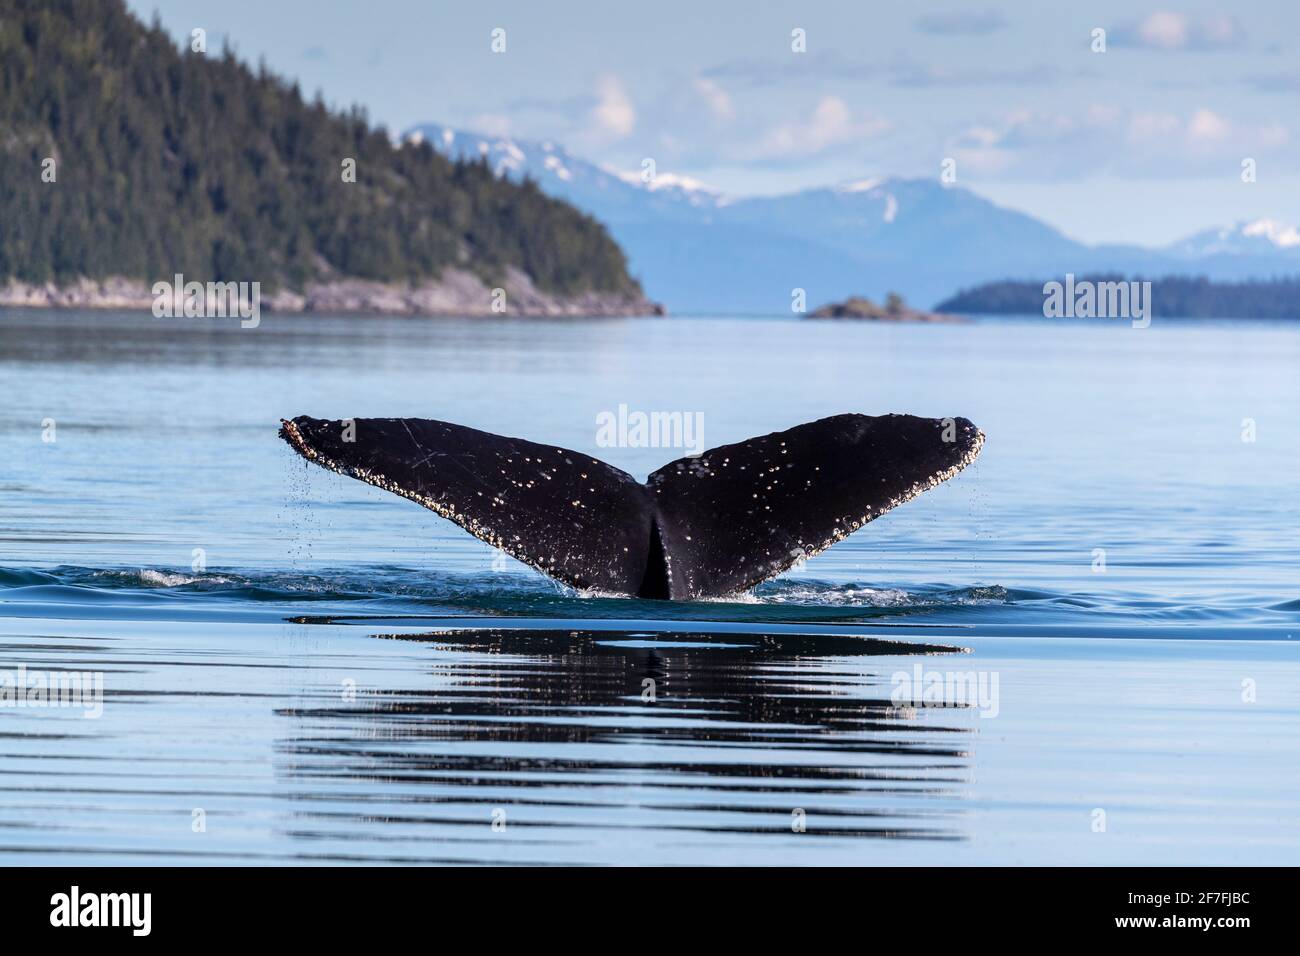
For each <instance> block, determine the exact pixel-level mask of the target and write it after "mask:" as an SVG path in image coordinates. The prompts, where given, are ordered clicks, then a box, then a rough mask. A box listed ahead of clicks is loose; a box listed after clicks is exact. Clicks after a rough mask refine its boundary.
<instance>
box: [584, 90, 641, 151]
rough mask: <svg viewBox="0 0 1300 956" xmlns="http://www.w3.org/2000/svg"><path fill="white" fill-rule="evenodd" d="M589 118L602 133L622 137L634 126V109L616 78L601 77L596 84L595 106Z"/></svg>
mask: <svg viewBox="0 0 1300 956" xmlns="http://www.w3.org/2000/svg"><path fill="white" fill-rule="evenodd" d="M591 118H592V120H593V121H594V123H595V125H596V126H597V127H598V129H599V130H601V131H602V132H604V133H606V134H608V135H611V136H616V137H623V136H626V135H628V134H629V133H630V132H632V129H633V127H635V126H636V108H635V107H634V106H633V105H632V100H631V99H629V98H628V95H627V91H626V90H624V89H623V84H622V82H621V81H620V80H619V78H618V77H616V76H613V75H606V76H602V77H601V78H600V79H599V80H598V81H597V83H596V105H595V106H594V107H592V110H591Z"/></svg>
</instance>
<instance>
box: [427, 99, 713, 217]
mask: <svg viewBox="0 0 1300 956" xmlns="http://www.w3.org/2000/svg"><path fill="white" fill-rule="evenodd" d="M405 136H406V138H407V139H414V140H416V141H421V140H427V141H428V143H429V144H430V145H431V146H433V147H434V148H435V149H437V150H439V151H440V152H442V153H444V154H445V155H447V156H451V157H453V158H455V159H479V158H480V157H483V158H486V159H487V162H488V165H489V166H491V167H492V169H493V171H494V172H495V173H496V174H497V175H498V176H507V177H509V178H511V179H515V180H519V179H523V178H524V177H525V176H528V177H530V178H532V179H533V180H534V181H536V182H537V184H538V185H539V186H541V188H542V190H543V191H544V192H546V193H547V194H548V195H551V196H555V197H556V198H559V199H563V200H565V201H566V202H569V203H572V204H573V205H575V206H577V207H578V208H579V209H582V210H583V211H585V212H589V213H591V214H592V215H594V216H595V217H596V218H597V219H600V220H601V221H603V222H605V223H607V224H608V223H611V222H613V221H615V220H618V219H620V218H623V217H625V216H630V217H632V218H640V217H641V216H644V215H653V216H655V217H657V218H658V217H671V216H673V214H674V212H675V211H676V210H677V209H678V208H679V207H680V209H681V210H682V211H683V212H685V213H687V214H688V215H689V217H691V218H694V217H695V216H696V215H697V214H698V213H699V212H701V211H704V212H707V211H708V210H709V209H712V208H714V207H715V206H716V205H717V203H718V201H719V200H720V199H721V195H720V194H719V193H718V192H716V191H715V190H711V189H709V188H708V187H707V186H705V185H704V184H703V183H699V182H696V181H695V180H692V179H689V178H687V177H684V176H676V175H672V174H669V173H658V172H656V174H655V175H654V176H650V175H647V174H644V173H642V172H641V171H635V172H619V171H615V170H610V169H605V168H604V167H602V166H598V165H596V164H595V163H591V162H588V161H586V160H584V159H579V158H577V157H576V156H573V155H571V154H570V153H569V152H568V151H567V150H565V149H564V147H562V146H560V145H558V144H556V143H553V142H550V141H549V140H543V141H540V142H531V141H527V140H516V139H507V138H504V137H499V136H486V135H480V134H478V133H467V132H464V131H463V130H455V129H452V128H451V127H448V126H439V125H437V124H432V123H430V124H425V125H423V126H417V127H414V128H413V129H410V130H408V131H407V132H406V134H405Z"/></svg>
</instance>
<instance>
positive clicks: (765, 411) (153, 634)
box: [0, 310, 1300, 865]
mask: <svg viewBox="0 0 1300 956" xmlns="http://www.w3.org/2000/svg"><path fill="white" fill-rule="evenodd" d="M0 388H2V389H3V392H2V394H3V395H4V397H5V401H4V402H3V404H2V405H0V863H7V864H27V863H86V864H109V863H151V862H154V863H163V862H168V863H250V862H251V863H257V862H267V863H279V864H284V863H304V864H310V863H318V862H344V863H347V862H356V863H389V862H391V863H527V864H543V865H545V864H588V863H619V864H641V863H646V864H661V863H666V864H676V863H686V864H715V863H764V864H771V863H791V864H859V865H879V864H884V865H910V864H942V863H954V864H981V863H993V864H1003V863H1006V864H1015V863H1041V864H1062V865H1086V864H1101V863H1137V864H1157V863H1168V864H1217V863H1244V864H1255V863H1260V864H1263V863H1274V864H1296V863H1300V803H1298V802H1297V801H1296V799H1295V794H1296V793H1297V792H1300V760H1298V759H1297V757H1300V535H1297V530H1298V529H1300V467H1297V466H1298V465H1300V416H1297V414H1296V409H1297V408H1298V407H1300V324H1295V325H1287V324H1268V323H1243V322H1237V323H1214V322H1179V321H1173V320H1156V321H1155V322H1153V323H1152V325H1151V327H1150V328H1147V329H1133V328H1131V327H1129V326H1128V325H1127V324H1123V323H1115V322H1106V321H1099V322H1086V321H1082V320H1075V321H1070V320H1061V321H1048V320H1041V319H1024V320H992V319H989V320H979V321H975V322H971V323H969V324H965V325H957V326H948V325H943V326H929V325H896V326H890V325H882V324H873V323H853V322H815V321H807V320H805V321H799V320H794V319H789V320H779V319H758V318H752V319H747V318H708V317H674V318H668V319H629V320H622V319H612V320H609V319H607V320H556V321H549V320H535V319H534V320H525V319H500V320H486V319H472V320H457V319H383V318H321V317H316V318H307V317H302V316H275V315H264V316H263V318H262V324H261V326H260V327H258V328H256V329H241V328H240V327H239V324H238V320H234V319H231V320H223V319H178V320H160V319H154V318H153V317H152V316H149V315H137V314H116V313H54V312H39V311H24V310H8V311H6V310H0ZM620 405H625V406H627V408H628V409H629V410H631V411H638V410H640V411H681V412H684V413H701V414H702V416H703V423H704V436H703V438H704V441H703V444H704V446H705V447H712V446H715V445H720V444H725V443H728V442H733V441H738V440H741V439H744V438H748V437H751V436H755V435H760V434H763V433H766V432H770V431H774V430H778V429H782V428H787V427H790V426H792V425H795V424H798V423H800V422H805V421H809V420H812V419H815V418H818V417H821V416H825V415H831V414H836V413H839V412H846V411H856V412H864V413H868V414H883V413H886V412H909V413H913V414H918V415H927V416H935V417H945V416H955V415H961V416H966V417H968V418H970V419H972V420H973V421H974V422H975V423H976V424H977V425H979V426H980V428H981V429H982V430H983V431H984V433H985V435H986V436H987V441H986V444H985V446H984V450H983V453H982V455H981V457H980V459H979V460H978V461H977V462H976V463H975V464H974V465H973V466H971V467H970V468H968V469H967V470H966V471H964V472H963V473H962V474H960V475H959V476H957V477H956V478H955V479H954V480H952V481H950V482H948V483H947V484H945V485H943V486H941V487H940V488H937V489H935V490H933V491H930V492H928V493H926V494H924V495H922V496H921V497H920V498H917V499H916V500H914V501H912V502H909V503H908V504H906V505H903V506H902V507H900V508H899V509H897V510H896V511H894V512H891V513H889V514H887V515H885V516H884V517H882V518H880V519H878V520H877V521H875V522H873V523H871V524H870V525H868V526H867V527H866V528H864V529H863V530H862V531H860V532H858V533H857V534H855V535H854V536H852V537H851V538H849V539H848V540H846V541H845V542H843V543H841V544H839V545H837V546H836V547H834V548H833V549H831V550H830V551H828V552H826V553H825V554H822V555H820V556H819V557H817V558H815V559H813V560H811V561H809V562H808V563H807V565H806V566H804V567H802V568H799V569H796V570H793V571H791V572H790V573H788V574H786V575H785V576H783V577H781V578H779V579H777V580H775V581H772V582H769V583H767V584H764V585H762V586H760V587H759V588H757V589H755V591H754V592H752V593H750V594H746V595H738V596H736V597H734V598H732V599H727V600H718V601H709V602H702V603H694V604H668V603H664V602H653V601H638V600H631V599H620V598H611V597H602V596H591V595H582V594H577V593H574V592H572V591H569V590H566V589H564V588H562V587H560V586H558V585H556V584H554V583H552V582H550V581H549V580H547V579H546V578H544V577H542V576H540V575H539V574H537V573H536V572H534V571H532V570H530V569H528V568H527V567H525V566H523V565H521V564H519V563H517V562H515V561H513V560H511V559H508V558H506V557H504V556H503V555H500V554H499V553H496V552H494V551H493V549H491V548H489V547H488V546H487V545H484V544H482V543H480V542H479V541H477V540H475V539H474V538H472V537H470V536H469V535H468V534H466V533H464V532H462V531H461V530H460V529H458V528H456V527H455V526H453V525H451V524H450V523H448V522H445V521H443V520H442V519H440V518H438V517H437V516H436V515H434V514H433V513H431V512H428V511H426V510H424V509H422V508H420V507H418V506H417V505H415V504H413V503H411V502H408V501H405V500H402V499H400V498H397V497H395V496H393V495H390V494H387V493H385V492H383V491H380V490H379V489H376V488H373V487H370V486H368V485H365V484H362V483H360V482H356V481H352V480H350V479H347V478H343V477H341V476H338V475H334V474H330V473H328V472H325V471H323V470H321V469H318V468H314V467H312V466H309V465H308V464H307V463H305V462H304V461H302V460H301V459H299V458H297V457H296V456H295V455H294V454H293V453H292V452H291V451H290V450H289V448H288V446H286V445H285V444H284V443H283V442H281V441H280V440H279V438H278V437H277V434H276V431H277V428H278V425H279V420H280V418H282V417H284V418H288V417H292V416H295V415H301V414H308V415H312V416H316V417H321V418H345V417H362V416H420V417H430V418H440V419H446V420H450V421H454V422H458V423H461V424H466V425H471V426H474V427H477V428H482V429H486V430H489V431H494V432H498V433H502V434H507V435H517V436H521V437H526V438H530V439H534V440H538V441H545V442H547V443H550V444H555V445H560V446H564V447H568V448H572V449H575V450H579V451H582V452H586V453H589V454H592V455H593V456H595V457H598V458H602V459H604V460H606V461H609V462H610V463H611V464H614V465H617V466H618V467H621V468H623V469H625V470H627V471H630V472H632V473H633V474H635V475H637V476H638V477H644V476H645V475H646V474H648V473H649V472H651V471H653V470H654V469H656V468H658V467H659V466H660V465H662V464H664V463H666V462H667V461H669V460H672V459H675V458H678V457H681V455H682V454H684V451H683V450H682V449H671V448H637V447H623V448H619V447H600V446H599V445H598V444H597V429H596V421H597V416H598V415H600V414H601V413H603V412H617V410H618V408H619V406H620ZM73 678H76V679H77V680H79V681H83V683H82V684H79V686H84V687H85V688H92V687H94V688H98V690H96V691H95V692H94V693H93V694H91V693H90V692H89V691H87V693H86V694H85V695H84V696H83V697H82V698H80V699H78V700H73V701H66V700H65V701H63V702H62V704H63V705H62V706H38V701H37V700H35V699H29V698H30V697H31V695H30V694H28V695H27V697H26V698H24V699H22V700H19V699H17V696H18V695H16V694H15V693H13V692H12V690H11V691H10V693H9V694H8V695H7V696H6V693H5V688H6V686H8V687H10V688H13V687H17V686H18V684H19V682H22V683H23V685H24V686H26V687H28V688H31V687H34V686H40V683H41V681H47V682H48V681H51V680H57V679H62V680H63V681H64V682H65V683H67V682H70V681H72V680H73ZM6 682H7V683H6ZM47 703H48V701H47Z"/></svg>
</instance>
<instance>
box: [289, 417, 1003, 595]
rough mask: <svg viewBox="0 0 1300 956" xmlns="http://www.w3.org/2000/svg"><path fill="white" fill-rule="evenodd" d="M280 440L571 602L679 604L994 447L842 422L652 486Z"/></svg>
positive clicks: (846, 530)
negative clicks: (528, 573)
mask: <svg viewBox="0 0 1300 956" xmlns="http://www.w3.org/2000/svg"><path fill="white" fill-rule="evenodd" d="M280 435H281V437H282V438H284V440H285V441H287V442H288V443H289V444H290V445H291V446H292V447H293V449H294V450H295V451H297V452H298V453H299V454H300V455H302V456H303V457H304V458H306V459H307V460H308V461H312V462H315V463H316V464H318V465H321V466H322V467H325V468H328V469H330V470H332V471H337V472H339V473H340V474H345V475H349V476H351V477H353V478H358V479H360V480H361V481H365V482H368V483H370V484H372V485H376V486H378V487H380V488H384V489H386V490H388V491H391V492H393V493H395V494H398V495H401V496H403V497H404V498H410V499H411V500H412V501H415V502H418V503H419V504H421V505H424V506H425V507H426V508H429V509H430V510H432V511H435V512H437V513H438V514H439V515H441V516H442V517H444V518H447V519H449V520H451V521H454V522H455V523H456V524H458V525H460V526H461V527H462V528H464V529H465V530H466V531H468V532H469V533H470V534H472V535H474V536H475V537H477V538H480V539H481V540H483V541H486V542H487V543H488V544H491V545H493V546H495V547H498V548H500V549H501V550H502V551H504V552H506V553H507V554H509V555H511V556H512V557H514V558H517V559H518V560H520V561H522V562H524V563H525V564H528V565H531V566H532V567H534V568H537V569H538V570H539V571H542V572H544V573H546V574H548V575H550V576H551V577H553V578H556V579H557V580H559V581H562V582H563V583H565V584H568V585H571V586H572V587H575V588H579V589H581V590H590V591H599V592H606V593H615V594H625V595H636V596H639V597H646V598H670V599H673V600H692V599H698V598H704V597H716V596H722V595H727V594H736V593H740V592H743V591H746V590H748V589H749V588H752V587H753V586H754V585H756V584H759V583H761V582H763V581H766V580H768V579H769V578H772V577H775V576H776V575H778V574H780V573H781V572H783V571H785V570H787V569H789V568H790V567H791V566H793V565H794V564H796V563H797V562H800V561H803V560H806V559H807V558H810V557H812V556H813V555H816V554H819V553H820V552H822V551H824V550H826V549H827V548H829V547H830V546H831V545H833V544H835V543H836V542H837V541H840V540H842V539H843V538H845V537H847V536H848V535H850V534H852V533H853V532H854V531H856V530H858V529H859V528H861V527H862V525H864V524H866V523H867V522H869V521H872V520H874V519H875V518H878V517H879V516H880V515H882V514H884V513H885V512H886V511H889V510H890V509H892V508H895V507H897V506H898V505H900V504H902V503H903V502H905V501H908V500H909V499H911V498H914V497H915V496H916V495H918V494H920V493H921V492H923V491H925V490H927V489H928V488H932V487H934V486H936V485H938V484H939V483H941V482H943V481H945V480H947V479H948V478H951V477H952V476H953V475H955V474H956V473H957V472H958V471H960V470H961V469H962V468H964V467H965V466H966V465H968V464H970V463H971V462H972V461H974V460H975V457H976V456H977V455H978V454H979V451H980V448H981V446H982V445H983V442H984V435H983V433H981V432H980V430H979V429H978V428H976V427H975V426H974V425H973V424H972V423H971V422H970V421H968V420H967V419H965V418H948V419H935V418H918V417H916V416H914V415H881V416H874V417H873V416H868V415H834V416H832V417H830V418H823V419H820V420H819V421H815V422H810V423H808V424H805V425H798V426H796V427H794V428H790V429H787V430H786V431H782V432H774V433H772V434H770V435H763V436H761V437H759V438H751V439H749V440H748V441H743V442H738V443H736V444H733V445H723V446H721V447H719V448H713V449H710V450H709V451H706V452H704V453H703V454H702V455H700V456H698V457H691V458H682V459H679V460H677V461H674V462H670V463H669V464H667V465H665V466H664V467H662V468H660V469H659V470H658V471H656V472H654V473H653V474H651V475H650V477H649V478H648V479H647V480H646V482H645V483H644V484H642V483H641V482H638V481H637V480H636V479H635V478H633V477H632V476H631V475H629V474H627V473H626V472H624V471H620V470H619V469H617V468H615V467H613V466H612V465H609V464H606V463H605V462H602V461H600V460H598V459H596V458H592V457H591V456H590V455H585V454H582V453H581V452H575V451H570V450H568V449H565V448H558V447H556V446H554V445H542V444H538V443H536V442H531V441H526V440H524V439H521V438H506V437H503V436H501V435H494V434H491V433H490V432H483V431H479V430H477V429H474V428H466V427H465V426H463V425H453V424H451V423H449V422H440V421H434V420H430V419H421V418H358V419H346V420H343V421H329V420H323V419H318V418H309V417H306V416H301V417H298V418H294V419H292V420H285V421H282V423H281V428H280Z"/></svg>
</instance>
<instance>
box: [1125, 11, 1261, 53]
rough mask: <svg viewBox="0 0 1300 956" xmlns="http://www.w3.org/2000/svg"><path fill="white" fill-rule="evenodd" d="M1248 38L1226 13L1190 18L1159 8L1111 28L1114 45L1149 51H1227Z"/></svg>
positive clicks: (1237, 23) (1236, 22)
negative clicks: (1142, 16)
mask: <svg viewBox="0 0 1300 956" xmlns="http://www.w3.org/2000/svg"><path fill="white" fill-rule="evenodd" d="M1244 39H1245V35H1244V34H1243V32H1242V29H1241V24H1240V23H1239V22H1238V21H1237V20H1236V19H1235V18H1234V17H1230V16H1226V15H1224V14H1213V15H1210V16H1203V17H1190V16H1188V15H1187V14H1185V13H1175V12H1173V11H1171V10H1157V11H1156V12H1155V13H1150V14H1147V16H1145V17H1144V18H1142V19H1141V20H1138V21H1136V22H1135V21H1129V22H1127V23H1121V24H1119V25H1118V26H1116V27H1115V29H1114V30H1112V31H1111V39H1110V42H1111V45H1112V46H1129V47H1141V48H1144V49H1148V50H1226V49H1230V48H1232V47H1237V46H1240V45H1241V43H1242V41H1243V40H1244Z"/></svg>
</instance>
